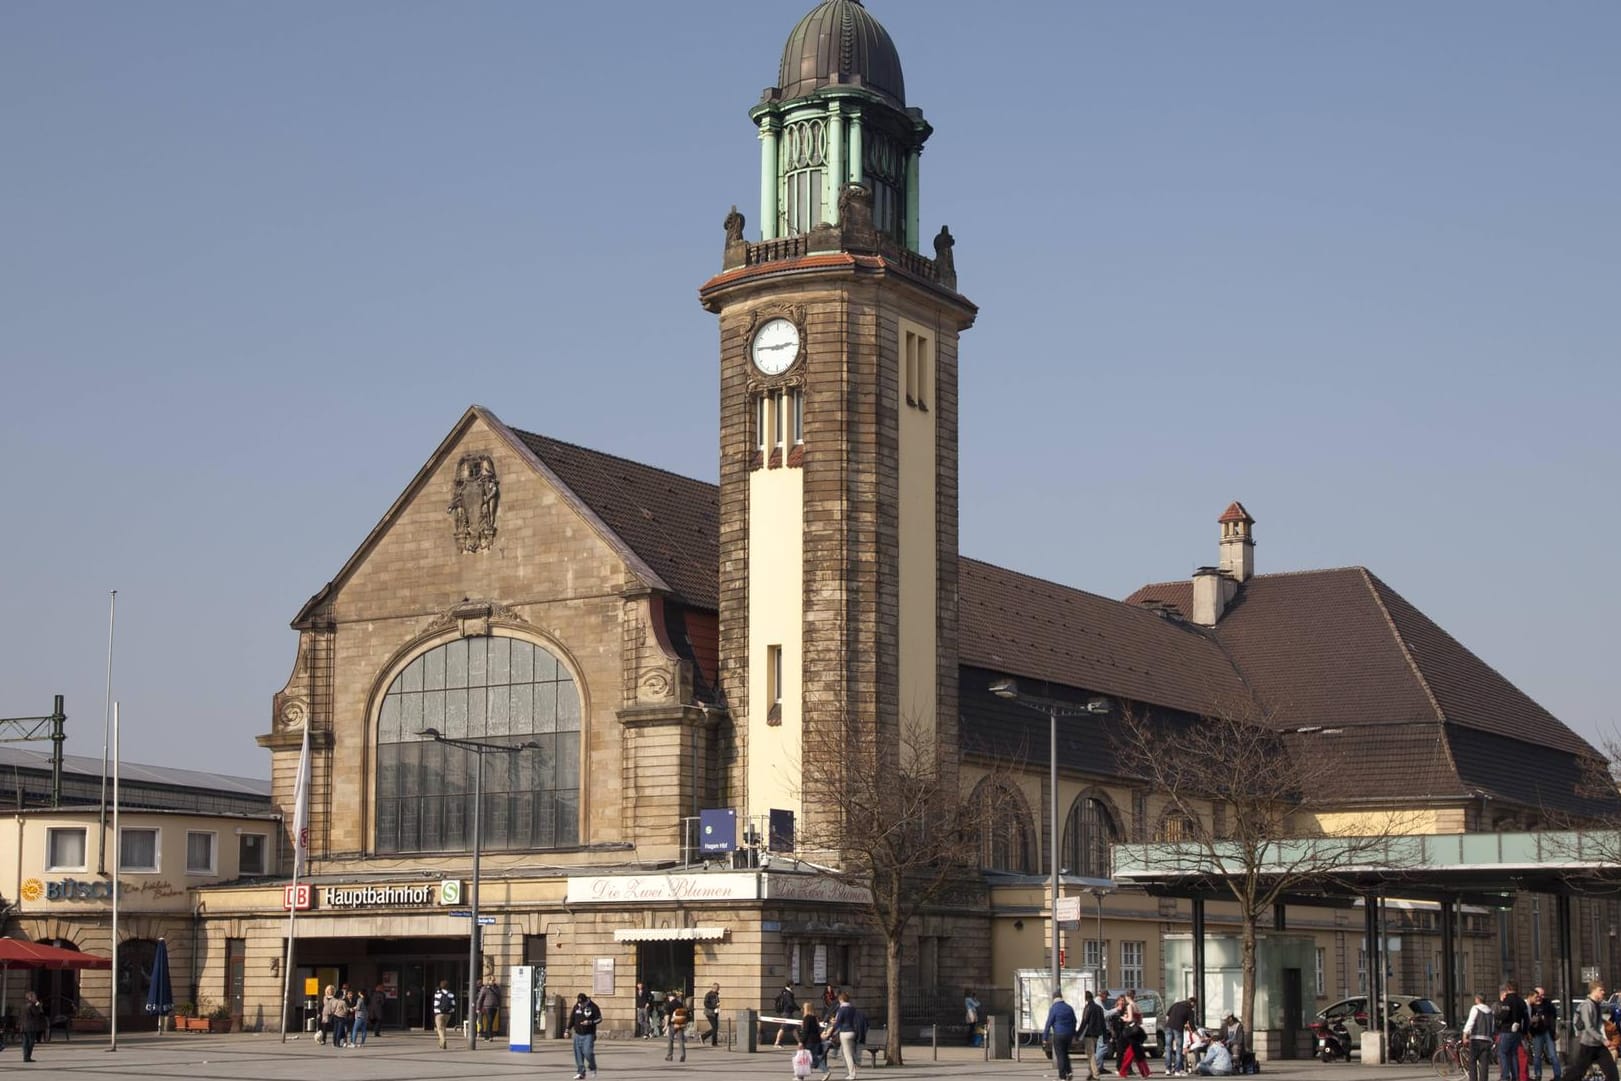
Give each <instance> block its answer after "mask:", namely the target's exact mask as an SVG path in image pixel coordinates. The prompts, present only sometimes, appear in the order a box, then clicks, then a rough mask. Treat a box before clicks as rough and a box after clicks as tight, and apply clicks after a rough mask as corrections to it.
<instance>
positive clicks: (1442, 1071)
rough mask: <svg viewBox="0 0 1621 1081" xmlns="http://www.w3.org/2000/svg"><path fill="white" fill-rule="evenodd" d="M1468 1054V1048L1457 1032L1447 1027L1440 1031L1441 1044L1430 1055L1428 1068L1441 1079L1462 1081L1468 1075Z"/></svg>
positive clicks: (1442, 1080) (1444, 1080)
mask: <svg viewBox="0 0 1621 1081" xmlns="http://www.w3.org/2000/svg"><path fill="white" fill-rule="evenodd" d="M1468 1054H1469V1048H1468V1047H1467V1046H1466V1045H1465V1044H1464V1041H1463V1040H1462V1038H1461V1037H1460V1035H1459V1033H1457V1032H1454V1031H1453V1030H1451V1029H1447V1030H1445V1031H1444V1032H1442V1033H1441V1045H1440V1046H1439V1047H1437V1048H1436V1049H1435V1054H1433V1055H1431V1056H1430V1068H1431V1069H1433V1070H1434V1071H1435V1076H1436V1077H1438V1078H1440V1079H1441V1081H1463V1079H1466V1078H1467V1077H1468V1076H1469V1063H1468V1061H1467V1059H1466V1056H1467V1055H1468Z"/></svg>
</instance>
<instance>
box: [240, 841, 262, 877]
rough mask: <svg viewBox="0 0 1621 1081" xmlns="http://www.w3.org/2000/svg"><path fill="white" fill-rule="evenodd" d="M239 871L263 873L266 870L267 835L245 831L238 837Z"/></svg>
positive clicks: (242, 872) (251, 873) (244, 873)
mask: <svg viewBox="0 0 1621 1081" xmlns="http://www.w3.org/2000/svg"><path fill="white" fill-rule="evenodd" d="M236 851H237V873H238V874H242V875H262V874H265V873H267V872H266V871H265V835H264V834H262V833H244V834H242V836H240V837H238V838H237V849H236Z"/></svg>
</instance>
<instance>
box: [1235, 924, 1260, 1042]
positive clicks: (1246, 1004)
mask: <svg viewBox="0 0 1621 1081" xmlns="http://www.w3.org/2000/svg"><path fill="white" fill-rule="evenodd" d="M1255 922H1256V915H1255V913H1254V912H1245V913H1244V935H1243V942H1244V950H1243V964H1244V990H1243V995H1242V997H1241V998H1240V999H1239V1005H1240V1006H1241V1007H1242V1008H1243V1014H1242V1015H1241V1017H1240V1020H1242V1021H1243V1022H1244V1024H1245V1026H1246V1027H1248V1029H1249V1030H1250V1031H1251V1032H1255V1031H1256V1030H1257V1029H1259V1028H1260V1026H1259V1025H1258V1024H1256V1021H1255Z"/></svg>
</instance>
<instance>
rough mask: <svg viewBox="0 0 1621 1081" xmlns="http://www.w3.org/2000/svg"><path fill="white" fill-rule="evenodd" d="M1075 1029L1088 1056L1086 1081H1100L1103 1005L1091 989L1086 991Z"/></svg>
mask: <svg viewBox="0 0 1621 1081" xmlns="http://www.w3.org/2000/svg"><path fill="white" fill-rule="evenodd" d="M1075 1031H1076V1033H1077V1034H1078V1035H1079V1036H1080V1038H1081V1054H1083V1055H1085V1056H1086V1081H1098V1070H1099V1069H1100V1067H1099V1065H1098V1041H1099V1040H1101V1039H1102V1038H1103V1031H1104V1022H1103V1007H1102V1006H1101V1005H1099V1003H1098V999H1097V996H1096V995H1094V994H1093V993H1092V992H1090V991H1088V992H1086V1004H1085V1005H1084V1006H1082V1007H1081V1019H1080V1023H1079V1025H1078V1027H1077V1028H1076V1030H1075Z"/></svg>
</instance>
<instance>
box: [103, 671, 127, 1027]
mask: <svg viewBox="0 0 1621 1081" xmlns="http://www.w3.org/2000/svg"><path fill="white" fill-rule="evenodd" d="M119 757H120V756H119V749H118V703H117V702H114V703H113V970H112V978H113V979H112V984H113V993H112V1008H111V1009H110V1010H109V1011H108V1012H107V1016H108V1017H109V1018H110V1019H111V1029H110V1031H111V1033H112V1039H111V1041H110V1042H109V1043H108V1045H107V1050H109V1051H117V1050H118V872H120V871H122V870H123V869H124V846H123V844H121V843H120V840H119V835H118V763H119Z"/></svg>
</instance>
